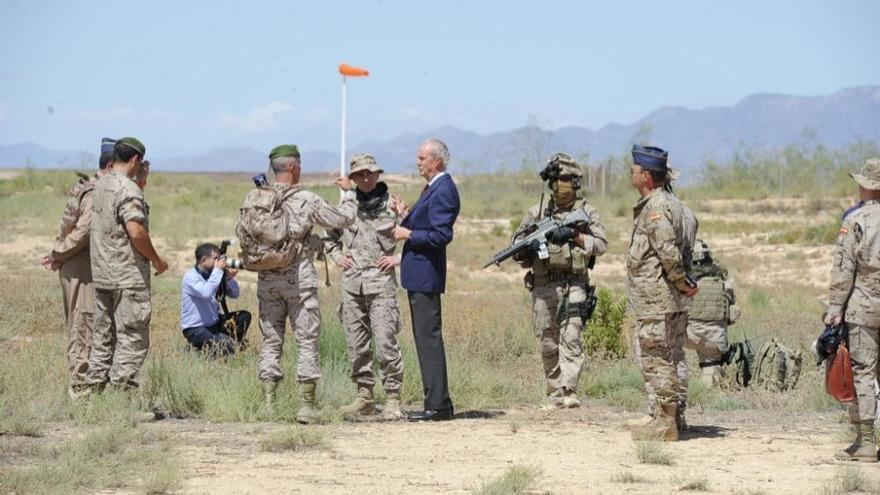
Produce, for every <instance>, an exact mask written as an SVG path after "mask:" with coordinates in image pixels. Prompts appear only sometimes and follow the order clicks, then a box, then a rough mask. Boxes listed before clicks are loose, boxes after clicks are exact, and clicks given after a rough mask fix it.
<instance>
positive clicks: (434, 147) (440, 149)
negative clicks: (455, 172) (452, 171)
mask: <svg viewBox="0 0 880 495" xmlns="http://www.w3.org/2000/svg"><path fill="white" fill-rule="evenodd" d="M426 145H427V146H428V149H430V150H431V154H432V155H434V156H435V157H437V158H439V159H440V161H441V162H443V170H446V167H448V166H449V162H450V160H452V156H450V155H449V148H447V147H446V143H444V142H443V141H440V140H439V139H428V140H427V141H425V142H424V143H422V146H426Z"/></svg>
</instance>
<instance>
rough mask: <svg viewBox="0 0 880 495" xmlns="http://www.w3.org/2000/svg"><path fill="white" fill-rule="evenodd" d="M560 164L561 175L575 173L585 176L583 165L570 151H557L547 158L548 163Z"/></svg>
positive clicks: (576, 175)
mask: <svg viewBox="0 0 880 495" xmlns="http://www.w3.org/2000/svg"><path fill="white" fill-rule="evenodd" d="M554 164H558V165H559V175H574V176H575V177H583V175H584V173H583V171H582V170H581V166H580V165H578V163H577V162H576V161H575V160H574V158H572V157H571V155H569V154H568V153H556V154H554V155H553V156H551V157H550V159H549V160H547V165H548V166H550V165H554Z"/></svg>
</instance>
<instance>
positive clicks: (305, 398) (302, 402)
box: [296, 383, 318, 425]
mask: <svg viewBox="0 0 880 495" xmlns="http://www.w3.org/2000/svg"><path fill="white" fill-rule="evenodd" d="M317 389H318V386H317V385H316V384H314V383H300V384H299V411H298V412H297V413H296V422H297V423H299V424H303V425H308V424H312V423H315V422H317V421H318V401H317V399H316V398H315V391H316V390H317Z"/></svg>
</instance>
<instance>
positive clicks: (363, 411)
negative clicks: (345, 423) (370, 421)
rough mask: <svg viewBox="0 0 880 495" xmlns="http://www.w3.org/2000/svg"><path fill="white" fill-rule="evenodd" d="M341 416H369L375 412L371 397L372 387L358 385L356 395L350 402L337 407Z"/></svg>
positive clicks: (374, 404)
mask: <svg viewBox="0 0 880 495" xmlns="http://www.w3.org/2000/svg"><path fill="white" fill-rule="evenodd" d="M339 412H340V413H342V415H343V416H370V415H372V414H376V401H375V400H374V399H373V387H368V386H364V385H362V386H360V387H358V396H357V398H356V399H355V400H354V402H352V403H351V404H349V405H347V406H342V407H340V408H339Z"/></svg>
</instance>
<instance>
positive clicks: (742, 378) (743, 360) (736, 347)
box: [722, 339, 755, 387]
mask: <svg viewBox="0 0 880 495" xmlns="http://www.w3.org/2000/svg"><path fill="white" fill-rule="evenodd" d="M733 363H736V383H738V384H739V385H742V386H743V387H748V386H749V384H750V383H751V382H752V366H754V363H755V350H754V349H753V348H752V343H751V342H749V339H745V340H743V341H742V342H736V343H734V344H730V347H728V349H727V353H726V354H725V355H724V357H723V358H722V364H725V365H730V364H733Z"/></svg>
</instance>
